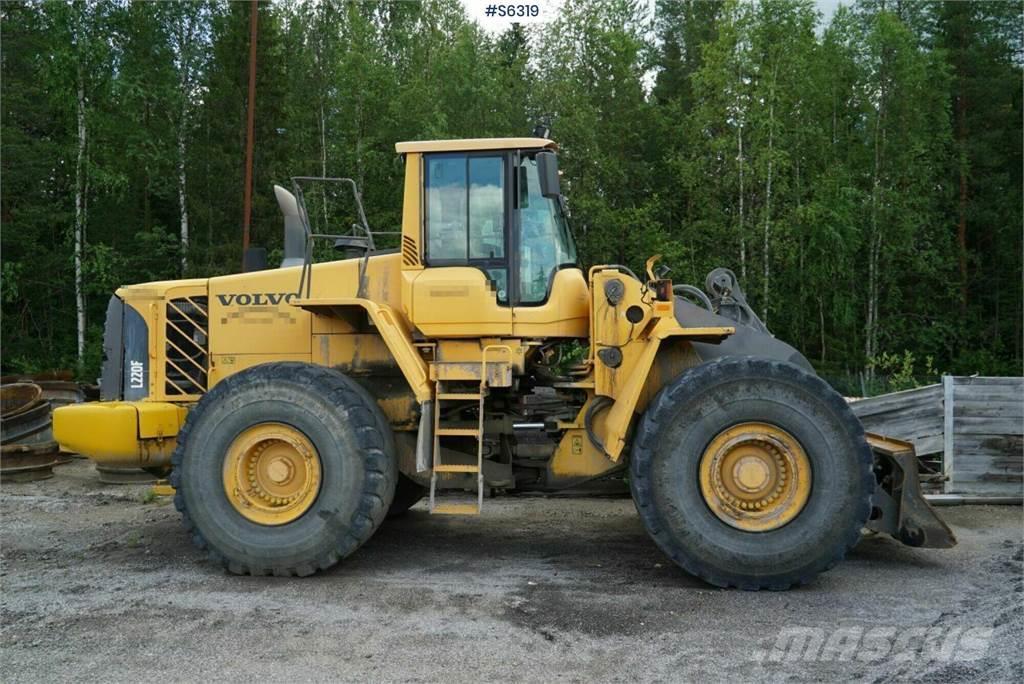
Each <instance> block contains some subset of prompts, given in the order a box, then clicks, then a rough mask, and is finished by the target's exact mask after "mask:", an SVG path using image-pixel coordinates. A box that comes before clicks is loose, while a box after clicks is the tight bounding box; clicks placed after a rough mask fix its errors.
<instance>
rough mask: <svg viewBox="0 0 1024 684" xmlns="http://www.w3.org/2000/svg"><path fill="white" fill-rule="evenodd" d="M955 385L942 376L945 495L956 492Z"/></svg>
mask: <svg viewBox="0 0 1024 684" xmlns="http://www.w3.org/2000/svg"><path fill="white" fill-rule="evenodd" d="M955 383H956V379H955V378H954V377H953V376H952V375H943V376H942V473H943V475H945V478H943V480H944V481H943V483H942V491H943V492H944V493H946V494H949V493H951V492H954V491H956V481H955V480H954V474H955V473H956V468H955V466H954V459H955V458H956V448H955V446H954V444H953V433H954V422H953V408H954V406H953V405H954V401H953V397H954V393H953V387H954V385H955Z"/></svg>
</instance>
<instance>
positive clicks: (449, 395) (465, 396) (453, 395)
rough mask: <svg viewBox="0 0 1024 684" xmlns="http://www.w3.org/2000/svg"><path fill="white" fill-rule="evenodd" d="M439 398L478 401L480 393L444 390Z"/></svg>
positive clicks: (443, 399) (442, 399)
mask: <svg viewBox="0 0 1024 684" xmlns="http://www.w3.org/2000/svg"><path fill="white" fill-rule="evenodd" d="M437 398H438V399H440V400H441V401H478V400H479V399H480V395H479V394H472V393H469V392H442V393H440V394H438V395H437Z"/></svg>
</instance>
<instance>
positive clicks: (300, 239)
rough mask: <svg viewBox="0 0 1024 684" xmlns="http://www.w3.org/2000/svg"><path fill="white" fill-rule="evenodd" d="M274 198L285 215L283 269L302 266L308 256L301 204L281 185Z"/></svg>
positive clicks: (277, 187)
mask: <svg viewBox="0 0 1024 684" xmlns="http://www.w3.org/2000/svg"><path fill="white" fill-rule="evenodd" d="M274 196H275V197H277V204H278V206H279V207H281V213H282V214H284V259H282V260H281V268H287V267H289V266H301V265H302V263H303V261H304V260H305V254H306V229H305V228H304V227H303V226H302V220H301V219H300V218H299V204H298V202H296V201H295V195H293V194H292V193H290V192H288V191H287V190H285V189H284V188H282V187H281V186H280V185H275V186H274Z"/></svg>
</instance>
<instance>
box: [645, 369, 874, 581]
mask: <svg viewBox="0 0 1024 684" xmlns="http://www.w3.org/2000/svg"><path fill="white" fill-rule="evenodd" d="M746 421H762V422H768V423H771V424H774V425H776V426H778V427H780V428H782V429H784V430H786V431H787V432H789V434H790V435H792V436H793V437H795V438H796V439H797V440H798V441H799V442H800V444H801V446H802V447H803V448H804V450H805V452H806V453H807V457H808V460H809V461H810V463H811V471H812V485H811V493H810V496H809V499H808V501H807V503H806V505H805V506H804V508H803V509H802V510H801V512H800V513H799V514H798V515H797V517H796V518H794V519H793V520H791V521H790V522H789V523H788V524H786V525H784V526H782V527H780V528H777V529H774V530H770V531H766V532H746V531H743V530H739V529H736V528H734V527H732V526H730V525H727V524H726V523H724V522H723V521H721V520H719V519H718V517H716V516H715V515H714V513H712V511H711V509H710V508H709V507H708V505H707V504H706V503H705V501H704V498H703V496H702V494H701V490H700V482H699V464H700V459H701V456H702V454H703V452H704V450H705V448H706V447H707V445H708V444H709V443H710V442H711V440H712V439H713V438H714V437H715V436H716V435H717V434H718V433H719V432H721V431H722V430H724V429H726V428H728V427H731V426H733V425H735V424H738V423H742V422H746ZM871 467H872V456H871V450H870V448H869V447H868V445H867V442H866V441H865V438H864V430H863V428H862V427H861V424H860V421H859V420H858V419H857V417H856V416H855V415H854V414H853V412H852V411H851V410H850V408H849V406H848V405H847V404H846V401H844V400H843V398H842V397H841V396H839V395H838V394H837V393H836V392H835V390H833V389H832V388H831V387H829V385H828V384H827V383H826V382H825V381H823V380H822V379H821V378H819V377H817V376H816V375H813V374H811V373H808V372H806V371H804V370H802V369H800V368H797V367H796V366H794V365H792V364H789V363H785V362H782V361H774V360H768V359H759V358H753V357H729V358H722V359H718V360H715V361H712V362H710V363H706V364H703V365H701V366H697V367H695V368H691V369H689V370H687V371H685V372H683V373H682V374H680V375H679V376H678V377H677V378H676V379H675V380H673V381H672V382H670V383H669V384H668V385H666V386H665V387H663V388H662V390H661V391H660V392H659V393H658V395H657V397H656V398H655V400H654V401H653V402H652V403H651V405H650V406H649V407H648V408H647V411H646V413H645V414H644V416H643V419H642V420H641V423H640V427H639V429H638V431H637V436H636V440H635V442H634V445H633V448H632V453H631V463H630V488H631V489H632V492H633V501H634V503H635V504H636V508H637V511H638V512H639V513H640V518H641V520H643V524H644V527H645V528H646V529H647V531H648V533H649V534H650V535H651V537H653V539H654V541H655V543H657V545H658V546H659V547H660V548H661V550H662V551H664V552H665V554H667V555H668V556H669V557H670V558H672V560H674V561H675V562H676V563H677V564H679V565H680V566H681V567H682V568H683V569H685V570H686V571H687V572H689V573H691V574H693V575H696V576H697V577H700V578H701V579H703V580H704V581H706V582H708V583H710V584H714V585H716V586H720V587H738V588H740V589H748V590H756V589H772V590H783V589H788V588H789V587H791V586H793V585H798V584H806V583H807V582H809V581H810V580H811V579H812V578H814V577H815V576H816V575H817V574H818V573H820V572H823V571H825V570H828V569H829V568H831V567H832V566H833V565H835V564H836V563H837V562H839V561H840V560H842V558H843V557H844V556H845V555H846V553H847V551H849V549H850V548H851V547H853V545H854V544H856V543H857V540H858V539H859V538H860V531H861V527H862V526H863V525H864V523H865V521H866V520H867V518H868V515H869V513H870V510H871V495H872V493H873V490H874V477H873V476H872V471H871Z"/></svg>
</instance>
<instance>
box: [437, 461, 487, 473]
mask: <svg viewBox="0 0 1024 684" xmlns="http://www.w3.org/2000/svg"><path fill="white" fill-rule="evenodd" d="M434 472H435V473H479V472H480V469H479V468H477V467H476V466H475V465H468V464H467V465H463V464H461V463H452V464H450V465H436V466H434Z"/></svg>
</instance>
